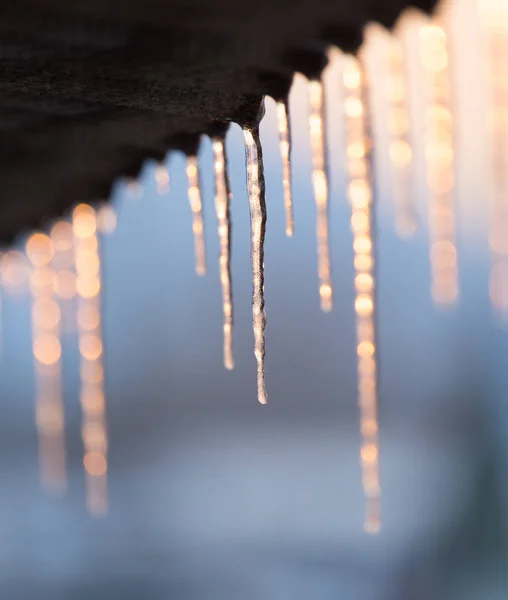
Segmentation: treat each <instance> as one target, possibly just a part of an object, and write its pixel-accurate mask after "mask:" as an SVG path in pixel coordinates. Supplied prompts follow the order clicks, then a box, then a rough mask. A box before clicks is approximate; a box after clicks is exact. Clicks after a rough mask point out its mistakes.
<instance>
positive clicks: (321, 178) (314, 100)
mask: <svg viewBox="0 0 508 600" xmlns="http://www.w3.org/2000/svg"><path fill="white" fill-rule="evenodd" d="M309 108H310V114H309V132H310V146H311V154H312V185H313V188H314V200H315V202H316V235H317V253H318V278H319V297H320V305H321V310H323V311H325V312H330V311H331V310H332V307H333V286H332V275H331V267H330V246H329V225H328V175H327V172H326V171H327V167H326V119H325V100H324V87H323V83H322V82H321V81H315V80H313V81H310V82H309ZM346 109H347V105H346ZM349 110H353V111H354V110H355V109H354V107H352V106H350V107H349Z"/></svg>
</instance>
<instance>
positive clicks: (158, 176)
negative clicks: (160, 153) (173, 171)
mask: <svg viewBox="0 0 508 600" xmlns="http://www.w3.org/2000/svg"><path fill="white" fill-rule="evenodd" d="M155 183H156V184H157V192H158V193H159V194H160V195H161V196H164V195H166V194H169V170H168V168H167V167H166V165H165V164H164V163H159V164H158V165H157V166H156V167H155Z"/></svg>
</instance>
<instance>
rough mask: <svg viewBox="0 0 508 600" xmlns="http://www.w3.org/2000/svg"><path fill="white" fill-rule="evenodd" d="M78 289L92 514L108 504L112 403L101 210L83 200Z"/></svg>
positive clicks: (78, 215) (78, 219) (77, 224)
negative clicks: (107, 389) (107, 386)
mask: <svg viewBox="0 0 508 600" xmlns="http://www.w3.org/2000/svg"><path fill="white" fill-rule="evenodd" d="M72 225H73V231H74V236H75V237H74V251H75V264H76V272H77V280H76V289H77V293H78V307H77V326H78V344H79V353H80V357H81V366H80V376H81V390H80V402H81V410H82V414H83V424H82V432H81V433H82V438H83V445H84V458H83V465H84V469H85V474H86V488H87V507H88V510H89V511H90V512H91V513H92V514H97V515H98V514H104V513H105V512H107V508H108V486H107V466H108V463H107V455H108V441H107V428H106V407H105V401H104V367H103V344H102V330H101V301H100V290H101V279H100V278H101V261H100V254H99V244H98V239H97V214H96V211H95V210H94V209H93V208H92V207H91V206H88V205H87V204H80V205H79V206H77V207H76V208H75V209H74V212H73V214H72Z"/></svg>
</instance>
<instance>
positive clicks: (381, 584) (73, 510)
mask: <svg viewBox="0 0 508 600" xmlns="http://www.w3.org/2000/svg"><path fill="white" fill-rule="evenodd" d="M470 4H472V3H469V2H466V1H465V2H464V3H461V2H457V3H456V7H457V8H456V17H455V20H454V21H453V23H454V27H455V28H456V29H455V34H456V35H454V36H453V47H454V48H459V50H460V60H456V61H455V62H454V65H456V67H455V70H454V73H453V76H454V85H455V86H457V87H456V89H458V90H459V93H458V94H457V102H456V104H455V107H454V125H455V133H456V136H457V137H456V140H457V154H456V185H455V190H456V195H455V199H456V202H457V250H458V264H459V290H460V292H459V299H458V302H457V304H456V306H453V307H449V308H445V309H443V308H438V307H436V306H435V305H434V304H433V302H432V298H431V293H430V267H429V258H428V255H429V246H428V231H427V227H426V219H427V217H426V213H425V206H426V198H427V194H428V191H427V188H426V185H425V166H424V165H423V154H422V150H421V147H422V143H421V140H422V135H423V133H422V127H423V125H422V119H421V118H419V117H418V115H419V114H421V102H422V101H423V100H422V93H421V92H420V91H419V87H418V85H419V83H418V79H417V75H415V73H414V71H410V73H412V75H410V77H413V83H412V87H411V88H410V89H411V90H412V91H413V94H412V98H411V109H410V110H411V115H412V123H413V136H414V137H413V142H414V169H413V175H412V183H411V187H410V189H411V194H412V195H413V198H414V201H415V206H416V208H417V217H418V228H417V230H416V232H415V233H414V235H413V236H412V237H410V238H409V239H401V238H400V237H398V236H397V234H396V231H395V228H394V206H393V197H394V181H393V173H392V168H391V165H390V161H389V152H388V148H389V141H388V134H387V132H386V127H385V117H386V114H385V112H383V102H385V100H386V99H385V98H384V95H383V91H382V90H383V89H384V88H383V85H382V77H383V72H382V71H383V69H382V68H381V67H380V65H379V64H378V63H376V61H378V60H381V59H380V58H379V57H380V56H382V52H379V48H382V47H383V43H385V42H384V40H385V37H384V35H385V34H383V33H380V32H377V33H376V30H374V32H373V33H372V34H371V37H370V38H369V39H370V46H369V47H370V52H367V53H366V64H367V65H370V72H371V73H372V74H373V75H372V80H371V92H372V94H371V101H372V106H373V110H374V122H373V133H374V136H373V138H374V141H375V148H374V164H375V191H376V198H377V202H378V204H377V232H378V235H377V240H376V243H377V261H378V270H377V290H378V309H377V311H378V312H377V321H378V332H377V334H378V352H379V356H378V359H379V365H380V367H379V371H380V389H379V423H380V469H381V472H380V478H381V489H382V500H381V502H382V529H381V532H380V533H379V534H378V535H376V536H370V535H367V534H365V533H364V532H363V529H362V520H363V512H364V500H363V491H362V486H361V469H360V462H359V458H358V457H359V450H360V444H361V439H360V433H359V418H360V417H359V411H358V406H357V399H356V389H357V376H356V369H357V367H356V352H355V344H356V342H355V317H354V307H353V298H354V286H353V282H354V272H353V249H352V237H351V232H350V227H349V219H350V206H349V204H348V201H347V199H346V197H345V191H344V190H345V183H346V179H347V176H346V172H345V151H344V147H345V141H344V140H345V131H344V124H343V114H342V111H341V109H340V106H341V102H342V100H343V98H342V96H341V94H342V92H341V85H340V59H338V60H337V61H332V62H331V65H330V67H329V68H328V69H327V71H326V73H325V83H326V84H327V86H326V90H327V106H328V121H327V133H328V146H329V164H330V243H331V251H332V252H331V259H332V273H333V283H334V299H335V302H334V308H333V311H332V312H331V313H329V314H324V313H322V312H321V311H320V309H319V296H318V279H317V266H316V250H315V245H316V234H315V207H314V202H313V199H312V196H313V192H312V185H311V176H310V145H309V137H308V125H307V123H308V103H307V94H308V90H307V87H308V83H307V81H306V80H305V79H304V78H303V77H300V76H297V77H296V79H295V84H294V86H293V89H292V92H291V97H290V109H291V120H292V125H293V194H294V212H295V229H296V231H295V236H294V237H293V238H286V236H285V234H284V231H285V220H284V206H283V200H282V182H281V160H280V154H279V146H278V138H277V117H276V108H275V103H274V102H273V101H272V100H271V99H267V101H266V109H267V111H266V116H265V118H264V119H263V121H262V124H261V138H262V142H263V148H264V158H265V176H266V184H267V204H268V224H267V238H266V254H265V267H266V280H265V292H266V312H267V342H266V344H267V350H266V371H267V373H266V376H267V389H268V395H269V399H270V401H269V404H268V406H261V405H259V404H258V403H257V401H256V381H255V377H256V366H255V359H254V355H253V336H252V321H251V294H252V283H251V270H250V254H249V252H250V250H249V235H250V234H249V205H248V199H247V193H246V189H245V158H244V147H243V146H244V144H243V136H242V132H241V130H240V129H239V128H238V127H237V126H232V127H231V129H230V131H229V133H228V136H227V151H228V157H229V174H230V177H231V191H232V200H231V214H232V227H233V228H232V281H233V300H234V318H235V328H234V346H233V350H234V356H235V368H234V370H233V371H231V372H229V371H226V370H225V369H224V368H223V353H222V306H221V290H220V280H219V268H218V267H219V265H218V254H219V245H218V238H217V220H216V216H215V212H214V204H213V202H214V200H213V193H214V192H213V190H214V187H213V185H214V184H213V158H212V148H211V142H210V140H208V139H203V142H202V144H201V149H200V157H199V158H200V168H201V178H202V194H203V205H204V217H205V237H206V246H207V262H208V272H207V275H206V276H205V277H203V278H198V277H196V276H195V274H194V250H193V238H192V230H191V211H190V209H189V204H188V201H187V197H186V196H187V179H186V176H185V160H184V157H183V155H179V154H173V155H171V156H170V157H169V158H168V162H167V166H168V168H169V172H170V179H171V190H170V192H169V194H159V193H158V190H157V186H156V182H155V176H154V173H155V166H154V165H153V164H147V166H146V169H145V171H144V173H143V176H142V177H141V178H140V182H139V183H140V186H141V188H140V194H139V197H134V195H133V194H132V193H129V189H127V188H126V186H125V184H124V183H123V182H119V183H118V186H117V190H116V193H115V197H114V199H113V200H114V203H115V206H116V208H117V210H118V227H117V229H116V231H115V232H114V233H113V234H112V235H110V236H107V237H104V238H103V240H102V285H103V287H102V306H103V308H102V317H103V339H104V360H105V382H106V396H107V421H108V430H109V434H108V435H109V471H108V478H109V511H108V514H107V515H105V516H104V517H102V518H94V517H92V516H90V515H89V514H88V513H87V510H86V505H85V501H84V496H85V490H84V478H83V472H82V471H83V469H82V444H81V436H80V427H81V414H80V406H79V385H78V381H79V353H78V349H77V344H76V334H75V332H72V331H69V332H64V333H63V374H64V390H63V391H64V398H65V419H66V428H65V435H66V446H67V478H68V481H67V487H68V490H67V493H66V494H65V495H63V496H58V497H54V496H51V495H47V494H46V493H45V492H44V490H43V489H42V488H41V486H40V482H39V474H38V458H37V453H38V450H37V445H38V444H37V432H36V427H35V423H34V389H35V380H34V376H33V357H32V338H31V336H32V331H31V325H30V311H31V299H30V297H29V295H28V294H24V295H20V294H19V293H16V294H12V293H11V294H9V293H4V294H3V298H2V300H3V301H2V356H1V360H0V377H1V380H2V393H1V398H0V400H1V411H2V418H1V419H0V469H1V474H2V481H3V482H4V483H3V485H2V491H1V492H0V570H1V573H2V577H1V578H0V595H1V596H2V597H5V598H8V599H9V600H11V599H12V600H14V599H17V598H36V597H38V598H48V599H50V598H51V599H53V598H54V599H55V600H56V599H58V600H59V599H67V598H70V597H72V598H75V599H76V600H78V599H80V598H96V599H102V598H115V597H123V598H138V597H139V598H141V597H142V598H146V599H147V600H148V599H152V598H153V599H155V598H157V599H158V598H178V599H179V600H184V599H187V598H188V599H194V598H195V599H198V598H210V599H213V598H217V599H219V598H220V599H221V600H227V599H229V598H239V597H241V598H245V600H249V599H251V598H252V599H254V598H256V599H257V598H263V599H266V600H269V599H271V598H273V599H284V598H291V599H292V600H297V599H300V598H301V599H304V598H308V597H311V596H312V597H314V598H318V599H320V600H321V599H322V600H328V599H331V598H339V597H340V598H355V599H358V600H363V599H365V600H370V599H372V600H374V599H380V600H383V599H385V598H386V599H388V598H390V599H392V600H393V599H399V598H400V599H401V600H413V599H415V600H420V599H422V600H424V599H425V600H426V599H428V598H432V599H436V600H437V599H440V598H443V599H444V598H446V599H449V600H454V599H455V598H456V599H459V598H460V599H461V600H469V599H489V600H496V599H498V598H499V599H501V598H506V593H507V591H508V583H507V572H508V555H507V552H508V544H507V536H508V517H507V514H506V506H507V505H508V504H507V502H508V476H507V473H508V468H507V467H508V442H507V440H508V403H507V390H508V370H507V368H506V365H507V359H508V332H507V329H506V324H505V322H504V321H503V319H502V318H500V317H499V315H496V314H495V312H493V310H492V308H491V302H490V299H489V283H488V279H489V260H490V253H489V244H488V227H489V219H488V218H489V215H488V211H487V210H486V206H487V202H488V189H489V187H488V181H489V175H488V174H489V162H488V157H487V152H486V149H487V141H485V139H484V138H485V135H484V134H485V123H484V118H485V110H486V109H485V106H486V104H485V103H486V99H485V95H484V94H483V93H482V87H481V86H480V85H478V81H481V77H483V76H485V73H484V70H483V69H484V66H483V65H482V63H481V57H480V56H479V55H478V54H477V52H476V51H475V47H474V45H473V44H468V43H467V41H468V39H469V40H470V39H471V38H470V36H471V35H472V34H471V32H472V31H473V26H474V23H473V22H472V20H471V13H470V12H467V10H466V8H467V6H469V5H470ZM466 5H467V6H466ZM461 19H462V20H461ZM468 36H469V37H468ZM376 50H378V51H376ZM410 58H411V57H410ZM415 60H416V59H415ZM376 74H377V75H376ZM376 78H379V81H378V80H377V79H376ZM376 82H377V83H376ZM482 144H484V145H483V146H482ZM71 329H72V328H71Z"/></svg>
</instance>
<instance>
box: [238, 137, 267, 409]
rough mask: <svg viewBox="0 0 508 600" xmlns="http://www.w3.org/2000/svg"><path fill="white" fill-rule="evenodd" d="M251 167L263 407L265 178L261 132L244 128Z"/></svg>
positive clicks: (256, 332)
mask: <svg viewBox="0 0 508 600" xmlns="http://www.w3.org/2000/svg"><path fill="white" fill-rule="evenodd" d="M243 134H244V138H245V157H246V163H247V191H248V194H249V207H250V225H251V262H252V286H253V289H252V315H253V327H254V355H255V357H256V360H257V392H258V400H259V402H260V403H261V404H266V403H267V402H268V397H267V395H266V384H265V327H266V314H265V293H264V287H265V286H264V279H265V273H264V271H265V264H264V241H265V233H266V199H265V176H264V172H263V153H262V149H261V140H260V138H259V128H258V127H255V128H252V129H248V128H244V130H243Z"/></svg>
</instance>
